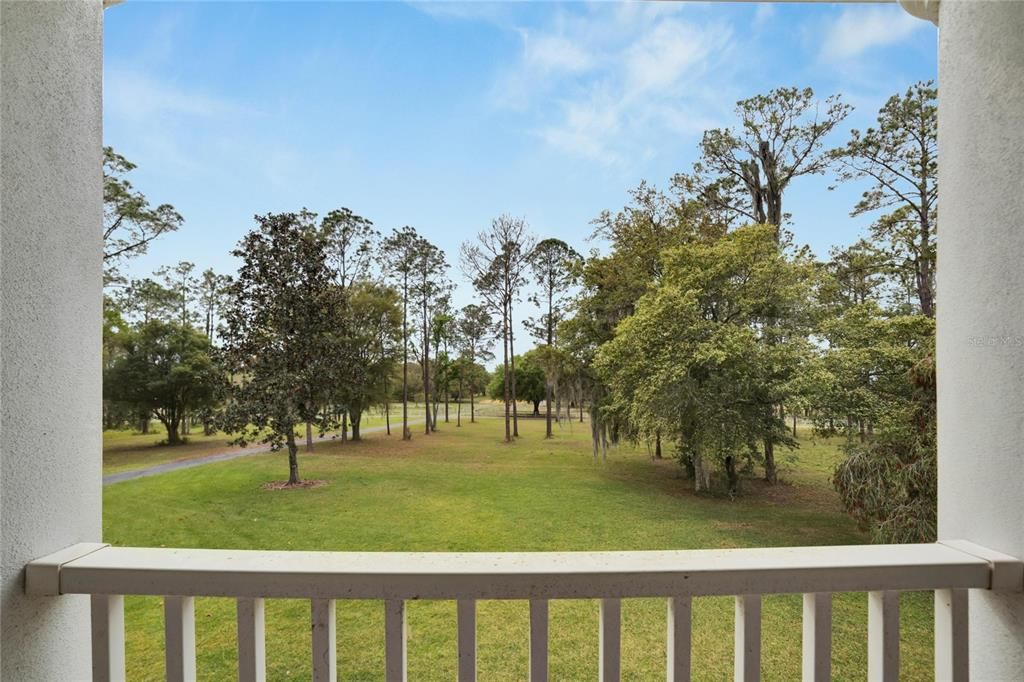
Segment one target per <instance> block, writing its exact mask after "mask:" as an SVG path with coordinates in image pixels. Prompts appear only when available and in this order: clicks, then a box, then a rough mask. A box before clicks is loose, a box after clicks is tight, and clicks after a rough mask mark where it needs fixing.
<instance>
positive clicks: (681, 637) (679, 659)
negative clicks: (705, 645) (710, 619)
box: [665, 595, 693, 682]
mask: <svg viewBox="0 0 1024 682" xmlns="http://www.w3.org/2000/svg"><path fill="white" fill-rule="evenodd" d="M692 612H693V599H692V598H691V597H690V596H689V595H681V596H677V597H670V598H669V600H668V637H667V639H668V641H667V642H666V651H667V654H668V661H667V664H666V666H665V668H666V670H667V675H666V677H667V680H668V682H690V669H691V663H690V641H691V630H692V627H693V625H692V623H693V618H692Z"/></svg>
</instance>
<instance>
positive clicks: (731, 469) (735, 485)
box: [725, 455, 740, 495]
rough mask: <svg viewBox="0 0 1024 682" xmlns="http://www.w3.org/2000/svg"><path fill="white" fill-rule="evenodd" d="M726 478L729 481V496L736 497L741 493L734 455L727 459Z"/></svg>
mask: <svg viewBox="0 0 1024 682" xmlns="http://www.w3.org/2000/svg"><path fill="white" fill-rule="evenodd" d="M725 476H726V479H727V480H728V485H729V494H730V495H735V494H736V493H737V492H739V487H740V477H739V474H737V473H736V460H734V459H733V457H732V455H728V456H727V457H726V458H725Z"/></svg>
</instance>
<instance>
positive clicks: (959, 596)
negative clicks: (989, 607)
mask: <svg viewBox="0 0 1024 682" xmlns="http://www.w3.org/2000/svg"><path fill="white" fill-rule="evenodd" d="M967 600H968V597H967V590H935V679H936V680H939V681H940V682H967V681H968V680H969V679H970V666H969V663H968V662H969V655H968V639H967V637H968V627H967V621H968V619H967Z"/></svg>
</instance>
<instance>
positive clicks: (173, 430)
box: [160, 417, 182, 445]
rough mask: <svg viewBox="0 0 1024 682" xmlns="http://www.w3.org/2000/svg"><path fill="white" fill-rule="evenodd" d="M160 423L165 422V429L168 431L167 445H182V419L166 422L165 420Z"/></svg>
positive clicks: (172, 418)
mask: <svg viewBox="0 0 1024 682" xmlns="http://www.w3.org/2000/svg"><path fill="white" fill-rule="evenodd" d="M160 421H161V422H163V425H164V428H165V429H167V444H168V445H181V442H182V441H181V435H180V431H179V430H178V429H179V428H180V426H181V424H180V423H179V421H180V418H177V417H171V418H169V419H167V420H166V421H164V420H163V419H161V420H160Z"/></svg>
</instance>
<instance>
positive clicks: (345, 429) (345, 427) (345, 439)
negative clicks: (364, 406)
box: [341, 409, 348, 443]
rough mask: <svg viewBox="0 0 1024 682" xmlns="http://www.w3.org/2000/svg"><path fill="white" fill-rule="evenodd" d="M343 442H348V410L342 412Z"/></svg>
mask: <svg viewBox="0 0 1024 682" xmlns="http://www.w3.org/2000/svg"><path fill="white" fill-rule="evenodd" d="M341 442H342V443H347V442H348V410H347V409H346V410H342V412H341Z"/></svg>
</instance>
